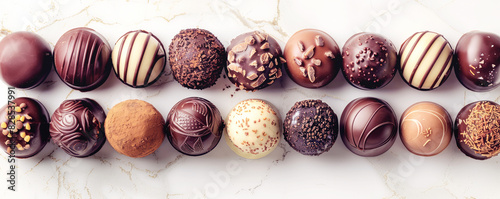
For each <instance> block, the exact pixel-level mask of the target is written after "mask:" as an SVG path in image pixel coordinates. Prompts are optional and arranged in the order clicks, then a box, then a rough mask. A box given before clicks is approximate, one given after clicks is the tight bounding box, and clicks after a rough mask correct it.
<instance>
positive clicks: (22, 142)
mask: <svg viewBox="0 0 500 199" xmlns="http://www.w3.org/2000/svg"><path fill="white" fill-rule="evenodd" d="M12 102H13V103H11V104H7V105H5V106H3V107H2V108H1V109H0V118H1V119H0V121H1V131H2V134H0V146H1V147H2V149H4V151H5V152H6V153H7V154H10V153H11V152H14V155H15V157H16V158H29V157H32V156H34V155H36V154H38V153H39V152H40V151H41V150H42V149H43V147H45V145H46V144H47V142H48V141H49V139H50V134H49V113H48V112H47V110H46V109H45V107H44V106H43V105H42V103H40V102H39V101H38V100H35V99H32V98H27V97H19V98H16V99H14V100H13V101H12ZM12 150H14V151H12Z"/></svg>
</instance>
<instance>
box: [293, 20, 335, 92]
mask: <svg viewBox="0 0 500 199" xmlns="http://www.w3.org/2000/svg"><path fill="white" fill-rule="evenodd" d="M285 59H286V65H285V69H286V72H287V73H288V76H290V78H291V79H292V80H293V81H294V82H295V83H297V84H298V85H300V86H303V87H306V88H319V87H322V86H325V85H327V84H328V83H330V82H331V81H332V80H333V79H334V78H335V76H337V73H338V72H339V70H340V67H342V57H341V56H340V49H339V46H338V45H337V43H336V42H335V40H333V38H332V37H330V35H328V34H327V33H325V32H323V31H321V30H316V29H304V30H300V31H298V32H296V33H295V34H293V35H292V37H290V39H289V40H288V42H287V43H286V45H285Z"/></svg>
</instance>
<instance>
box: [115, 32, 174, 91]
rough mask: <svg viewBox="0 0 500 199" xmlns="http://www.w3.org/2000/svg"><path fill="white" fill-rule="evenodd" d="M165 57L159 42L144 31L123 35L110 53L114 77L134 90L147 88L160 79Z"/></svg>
mask: <svg viewBox="0 0 500 199" xmlns="http://www.w3.org/2000/svg"><path fill="white" fill-rule="evenodd" d="M165 56H166V55H165V49H164V48H163V45H162V44H161V42H160V40H158V38H156V36H154V35H153V34H152V33H150V32H147V31H144V30H135V31H130V32H127V33H125V35H123V36H122V37H120V39H118V41H117V42H116V45H115V47H114V48H113V52H112V53H111V58H112V60H113V69H114V71H115V74H116V76H117V77H118V78H119V79H120V80H121V81H122V82H123V83H125V84H127V85H129V86H131V87H134V88H136V87H146V86H149V85H151V84H153V83H154V82H155V81H156V80H157V79H158V78H159V77H160V74H161V73H162V71H163V69H164V68H165V59H166V58H165Z"/></svg>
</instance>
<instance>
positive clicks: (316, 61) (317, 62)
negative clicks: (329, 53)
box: [311, 58, 321, 66]
mask: <svg viewBox="0 0 500 199" xmlns="http://www.w3.org/2000/svg"><path fill="white" fill-rule="evenodd" d="M311 61H312V63H313V64H314V65H316V66H320V65H321V60H320V59H316V58H313V59H312V60H311Z"/></svg>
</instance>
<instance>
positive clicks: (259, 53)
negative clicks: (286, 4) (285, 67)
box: [226, 31, 286, 91]
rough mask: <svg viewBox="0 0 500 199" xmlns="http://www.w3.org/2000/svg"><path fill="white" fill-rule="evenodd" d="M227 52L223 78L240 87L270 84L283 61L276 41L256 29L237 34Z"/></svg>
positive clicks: (251, 88) (249, 89)
mask: <svg viewBox="0 0 500 199" xmlns="http://www.w3.org/2000/svg"><path fill="white" fill-rule="evenodd" d="M227 51H228V53H227V61H228V63H227V64H228V65H227V68H226V72H227V77H228V78H229V80H230V81H231V82H232V83H233V84H234V85H235V86H236V87H238V88H239V89H241V90H247V91H256V90H260V89H263V88H265V87H268V86H269V85H271V84H273V83H274V81H275V80H276V79H279V78H280V77H281V75H282V73H281V67H282V66H281V65H282V64H284V63H285V62H286V61H285V59H284V58H283V57H282V53H281V47H280V46H279V44H278V42H276V40H274V38H272V37H271V36H269V35H268V34H266V33H263V32H259V31H255V32H249V33H245V34H241V35H239V36H237V37H236V38H234V39H233V40H232V41H231V45H229V47H228V48H227Z"/></svg>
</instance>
